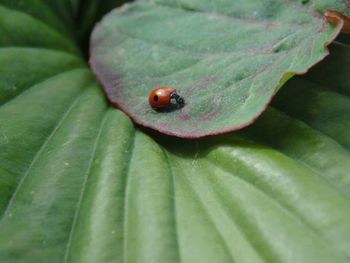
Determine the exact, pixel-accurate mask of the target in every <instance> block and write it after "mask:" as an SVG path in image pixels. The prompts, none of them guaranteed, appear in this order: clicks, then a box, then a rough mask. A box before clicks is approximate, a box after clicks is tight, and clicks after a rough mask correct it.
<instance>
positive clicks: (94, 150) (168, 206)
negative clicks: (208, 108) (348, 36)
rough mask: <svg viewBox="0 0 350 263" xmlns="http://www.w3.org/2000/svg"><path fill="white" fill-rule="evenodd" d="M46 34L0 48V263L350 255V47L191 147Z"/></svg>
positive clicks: (319, 262) (341, 258)
mask: <svg viewBox="0 0 350 263" xmlns="http://www.w3.org/2000/svg"><path fill="white" fill-rule="evenodd" d="M15 2H16V1H15ZM18 2H21V1H18ZM0 3H2V1H0ZM6 8H8V7H6ZM9 11H11V12H12V11H13V10H12V9H11V8H9ZM25 11H26V10H24V11H21V12H20V15H21V17H27V16H29V17H30V18H31V20H30V21H32V22H33V24H22V27H25V29H23V30H24V31H25V30H26V29H28V28H31V29H32V30H34V29H35V28H36V25H37V23H38V21H39V20H40V17H38V18H37V17H36V15H34V14H31V13H29V11H28V13H26V14H24V12H25ZM16 12H18V11H16ZM15 14H16V15H17V14H18V13H15ZM11 21H12V23H17V21H15V20H11ZM26 21H28V20H26ZM45 25H46V24H45ZM6 26H7V25H6ZM48 27H50V26H48ZM0 28H1V29H2V28H4V25H3V24H2V23H0ZM19 31H20V30H19ZM22 32H23V31H22ZM8 34H11V35H12V36H15V38H13V39H18V38H19V37H22V41H24V37H23V36H21V35H20V34H19V33H18V35H16V34H14V32H9V33H8ZM4 36H5V37H6V36H7V35H4ZM63 36H64V34H63ZM48 37H51V38H52V39H46V40H45V41H43V42H40V39H39V38H38V39H37V38H35V37H34V35H33V36H32V38H31V39H30V41H29V40H28V44H27V45H24V44H23V45H22V46H18V45H17V43H18V42H16V41H15V40H13V45H11V42H9V41H8V42H7V44H6V46H3V47H2V48H1V49H0V58H1V59H0V65H1V67H0V69H1V71H0V91H1V93H0V94H1V97H0V98H1V100H0V102H1V103H0V262H11V263H12V262H13V263H16V262H28V263H30V262H33V263H34V262H35V263H37V262H43V261H44V262H46V261H48V260H49V262H53V263H55V262H84V263H88V262H92V263H95V262H145V263H146V262H147V263H154V262H161V263H166V262H169V263H172V262H176V263H178V262H189V263H192V262H204V263H206V262H208V263H212V262H219V263H225V262H243V263H245V262H247V263H261V262H269V263H274V262H276V263H280V262H281V263H282V262H308V263H309V262H310V263H313V262H315V263H323V262H324V263H329V262H339V263H343V262H344V263H345V262H349V260H350V253H349V251H350V250H349V247H350V226H349V223H348V222H349V219H350V207H349V206H350V203H349V199H350V191H349V189H350V175H349V172H348V171H349V170H350V162H349V160H350V154H349V147H350V144H349V141H348V133H346V132H345V131H347V130H349V129H347V127H349V125H350V122H349V120H350V118H349V117H348V116H349V114H350V109H349V107H348V105H349V97H348V94H349V93H348V92H349V85H347V84H346V83H349V78H347V77H346V76H348V75H343V76H338V75H337V74H343V72H345V69H346V68H347V64H348V63H347V61H348V59H349V58H350V52H349V48H348V47H345V46H339V45H335V46H334V47H333V48H332V51H334V52H333V54H332V55H331V56H330V57H329V60H328V61H327V62H326V63H327V64H328V63H329V64H330V65H332V63H331V62H330V61H333V62H334V63H335V62H336V61H338V63H337V64H335V65H336V66H337V67H338V68H339V69H342V70H339V71H334V72H332V74H333V76H334V81H333V82H330V81H329V82H326V84H325V85H322V82H321V81H317V79H324V77H325V76H327V74H326V73H327V72H328V74H331V73H329V72H330V71H328V70H327V69H326V68H327V67H325V68H323V66H322V68H321V67H320V68H317V69H315V71H313V72H312V74H310V75H307V76H306V77H303V78H295V79H293V80H292V81H290V82H288V83H287V84H286V87H285V89H283V90H282V91H281V93H280V94H279V95H278V96H277V97H276V100H275V101H274V102H273V106H270V107H269V108H268V109H267V111H266V112H265V113H264V114H263V115H262V117H261V118H260V119H259V120H258V121H257V122H256V123H255V124H254V125H252V126H251V127H250V128H248V129H244V130H242V131H239V132H235V133H231V134H227V135H224V136H217V137H210V138H205V139H198V140H191V141H189V140H184V139H177V138H173V137H167V136H161V135H159V134H152V133H150V132H146V131H144V130H142V129H140V128H138V127H135V126H134V125H133V123H132V122H131V121H130V119H129V118H128V117H126V115H125V114H124V113H122V112H121V111H119V110H116V109H115V108H113V107H110V106H108V105H107V104H106V101H105V98H104V95H103V94H102V92H101V90H100V87H98V85H97V84H96V82H95V80H94V79H93V77H92V74H91V73H90V72H89V70H88V69H87V66H86V65H85V64H84V63H83V62H82V59H81V57H80V55H79V53H78V52H76V51H75V50H76V45H75V43H74V42H73V41H72V39H71V38H70V37H69V35H68V33H67V36H66V37H64V38H65V39H66V44H67V46H66V50H64V48H63V47H62V46H61V47H60V48H59V49H57V48H56V46H55V45H51V44H48V43H54V41H53V40H54V39H55V36H49V35H48ZM47 41H48V42H47ZM51 41H52V42H51ZM22 43H25V42H22ZM33 43H36V46H33V45H32V44H33ZM40 43H41V44H40ZM10 61H12V63H10ZM4 66H6V67H4ZM340 80H341V81H340ZM322 81H326V80H322ZM338 81H339V82H338ZM14 86H15V87H16V89H13V88H12V87H14ZM339 87H341V90H340V89H339ZM298 89H303V91H304V94H305V95H304V96H303V97H302V98H300V96H299V97H296V96H294V95H293V94H294V93H295V90H298ZM292 95H293V96H292ZM291 98H293V99H291ZM325 98H330V99H329V100H327V99H325ZM300 99H302V100H303V104H301V103H300ZM308 105H309V106H308ZM301 106H303V111H299V110H298V107H301ZM332 128H333V129H332Z"/></svg>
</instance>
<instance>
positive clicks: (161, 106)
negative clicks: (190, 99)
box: [148, 86, 185, 110]
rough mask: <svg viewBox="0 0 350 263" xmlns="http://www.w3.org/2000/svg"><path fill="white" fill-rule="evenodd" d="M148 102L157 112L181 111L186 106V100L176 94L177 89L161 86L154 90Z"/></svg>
mask: <svg viewBox="0 0 350 263" xmlns="http://www.w3.org/2000/svg"><path fill="white" fill-rule="evenodd" d="M148 101H149V104H150V105H151V107H152V108H153V109H156V110H172V109H179V108H181V107H183V106H184V105H185V101H184V99H183V98H181V97H180V96H179V95H178V94H177V93H176V89H174V88H171V87H167V86H160V87H157V88H155V89H154V90H152V91H151V93H150V94H149V97H148Z"/></svg>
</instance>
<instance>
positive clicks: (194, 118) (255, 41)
mask: <svg viewBox="0 0 350 263" xmlns="http://www.w3.org/2000/svg"><path fill="white" fill-rule="evenodd" d="M324 8H332V9H334V8H338V10H339V11H342V12H344V13H347V9H346V5H345V4H344V2H343V1H336V2H335V3H334V4H333V5H331V4H329V3H328V2H325V3H323V2H322V1H320V3H317V4H316V3H314V4H312V5H311V6H309V5H306V6H303V5H302V4H300V3H295V1H292V2H289V1H260V2H254V1H244V3H241V2H239V1H229V0H227V1H216V2H215V1H214V2H213V1H181V2H180V3H178V2H177V1H174V0H167V1H166V0H165V1H140V2H137V3H135V4H131V5H128V6H124V7H123V8H121V9H117V10H115V11H114V12H112V13H111V14H109V15H108V16H107V17H106V18H105V19H104V20H103V21H102V23H100V24H99V25H97V26H96V28H95V30H94V33H93V36H92V40H91V59H90V64H91V66H92V70H93V71H94V73H95V75H96V77H97V78H98V79H99V81H100V82H101V83H102V85H103V87H104V90H105V92H106V94H107V96H108V98H109V100H110V101H111V102H112V103H113V104H115V105H116V106H118V107H119V108H121V109H122V110H123V111H124V112H125V113H127V115H129V116H130V117H131V118H132V119H133V120H134V121H135V122H136V123H138V124H140V125H142V126H145V127H149V128H152V129H155V130H157V131H160V132H162V133H165V134H170V135H175V136H178V137H184V138H198V137H203V136H207V135H215V134H221V133H225V132H228V131H233V130H237V129H241V128H243V127H245V126H247V125H249V124H251V123H252V122H253V121H254V120H255V119H256V118H257V117H258V116H259V115H260V114H261V113H262V112H263V111H264V110H265V108H266V107H267V104H268V103H269V102H270V100H271V98H272V96H273V95H274V94H275V93H276V92H277V90H278V89H279V88H280V87H281V86H282V85H283V84H284V83H285V82H286V81H287V80H288V79H289V78H290V77H292V76H293V75H294V74H303V73H305V72H306V71H307V70H308V69H309V68H310V67H311V66H312V65H314V64H315V63H317V62H318V61H320V60H322V59H323V58H324V57H325V56H326V55H327V54H328V51H327V50H326V49H325V47H324V46H326V45H328V44H329V43H330V42H331V41H332V40H333V39H334V38H335V36H336V35H337V34H338V32H339V30H340V27H341V25H340V22H339V21H338V23H336V24H331V23H328V22H327V19H326V17H324V16H323V15H322V13H321V14H320V13H318V12H316V11H315V10H314V9H316V10H317V11H319V10H320V9H323V11H324V10H325V9H324ZM157 86H172V87H174V88H176V89H177V90H178V93H179V94H180V95H181V96H182V97H184V99H185V102H186V104H185V107H183V108H182V109H181V110H174V111H171V112H166V113H164V112H156V111H154V110H152V109H151V108H150V105H149V104H148V95H149V93H150V91H151V90H152V89H154V88H155V87H157Z"/></svg>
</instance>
